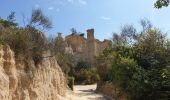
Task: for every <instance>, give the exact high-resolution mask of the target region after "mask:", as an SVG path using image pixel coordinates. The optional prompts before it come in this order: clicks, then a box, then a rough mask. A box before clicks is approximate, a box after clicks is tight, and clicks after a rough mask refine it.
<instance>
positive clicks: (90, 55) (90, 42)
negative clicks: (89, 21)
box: [86, 29, 95, 64]
mask: <svg viewBox="0 0 170 100" xmlns="http://www.w3.org/2000/svg"><path fill="white" fill-rule="evenodd" d="M86 51H87V53H86V54H87V55H86V56H87V61H88V62H89V63H91V64H93V63H94V57H95V38H94V29H88V30H87V50H86Z"/></svg>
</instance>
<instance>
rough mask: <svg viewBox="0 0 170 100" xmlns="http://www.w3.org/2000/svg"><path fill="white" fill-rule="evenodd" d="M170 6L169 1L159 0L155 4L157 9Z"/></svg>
mask: <svg viewBox="0 0 170 100" xmlns="http://www.w3.org/2000/svg"><path fill="white" fill-rule="evenodd" d="M168 5H169V0H157V1H156V2H155V4H154V6H155V8H158V9H159V8H162V7H167V6H168Z"/></svg>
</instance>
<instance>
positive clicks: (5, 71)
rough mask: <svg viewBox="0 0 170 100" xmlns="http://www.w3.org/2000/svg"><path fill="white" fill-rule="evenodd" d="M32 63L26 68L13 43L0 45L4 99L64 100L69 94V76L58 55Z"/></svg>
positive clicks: (1, 99)
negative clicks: (19, 58) (60, 64)
mask: <svg viewBox="0 0 170 100" xmlns="http://www.w3.org/2000/svg"><path fill="white" fill-rule="evenodd" d="M49 54H50V53H45V54H44V56H48V55H49ZM28 65H29V66H27V67H29V69H27V70H26V69H25V64H24V62H22V60H16V59H15V57H14V53H13V51H12V50H11V49H10V47H9V46H7V45H6V46H0V100H60V97H61V96H64V95H65V87H66V82H65V77H64V74H63V73H62V70H61V69H60V67H59V66H58V64H57V62H56V60H55V58H54V57H46V58H44V59H43V60H42V61H41V63H40V64H39V65H38V66H36V67H35V65H34V63H33V61H32V60H30V61H29V64H28Z"/></svg>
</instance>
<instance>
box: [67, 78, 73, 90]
mask: <svg viewBox="0 0 170 100" xmlns="http://www.w3.org/2000/svg"><path fill="white" fill-rule="evenodd" d="M68 86H69V88H70V89H71V90H74V77H68Z"/></svg>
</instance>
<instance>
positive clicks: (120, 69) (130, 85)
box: [97, 20, 170, 100]
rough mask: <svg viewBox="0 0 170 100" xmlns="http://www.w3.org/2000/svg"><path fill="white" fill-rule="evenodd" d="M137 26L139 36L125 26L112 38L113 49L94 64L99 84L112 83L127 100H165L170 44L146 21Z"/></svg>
mask: <svg viewBox="0 0 170 100" xmlns="http://www.w3.org/2000/svg"><path fill="white" fill-rule="evenodd" d="M141 25H142V31H140V32H137V31H136V29H135V28H134V27H133V26H132V25H125V26H124V27H122V29H121V32H120V33H114V34H113V47H112V48H108V49H105V50H104V51H103V53H102V54H101V55H100V56H99V57H98V60H97V61H98V62H99V63H98V64H99V65H98V70H99V74H100V77H101V81H102V83H103V84H104V83H105V82H108V81H109V82H112V84H113V85H115V86H116V88H117V89H116V91H117V93H118V95H123V96H125V97H126V99H127V100H169V99H170V55H169V51H170V44H169V43H170V42H169V40H168V39H167V38H166V34H164V33H163V32H162V31H161V30H159V29H157V28H154V27H153V26H152V24H151V23H150V22H149V21H148V20H142V21H141ZM118 95H117V96H118Z"/></svg>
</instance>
